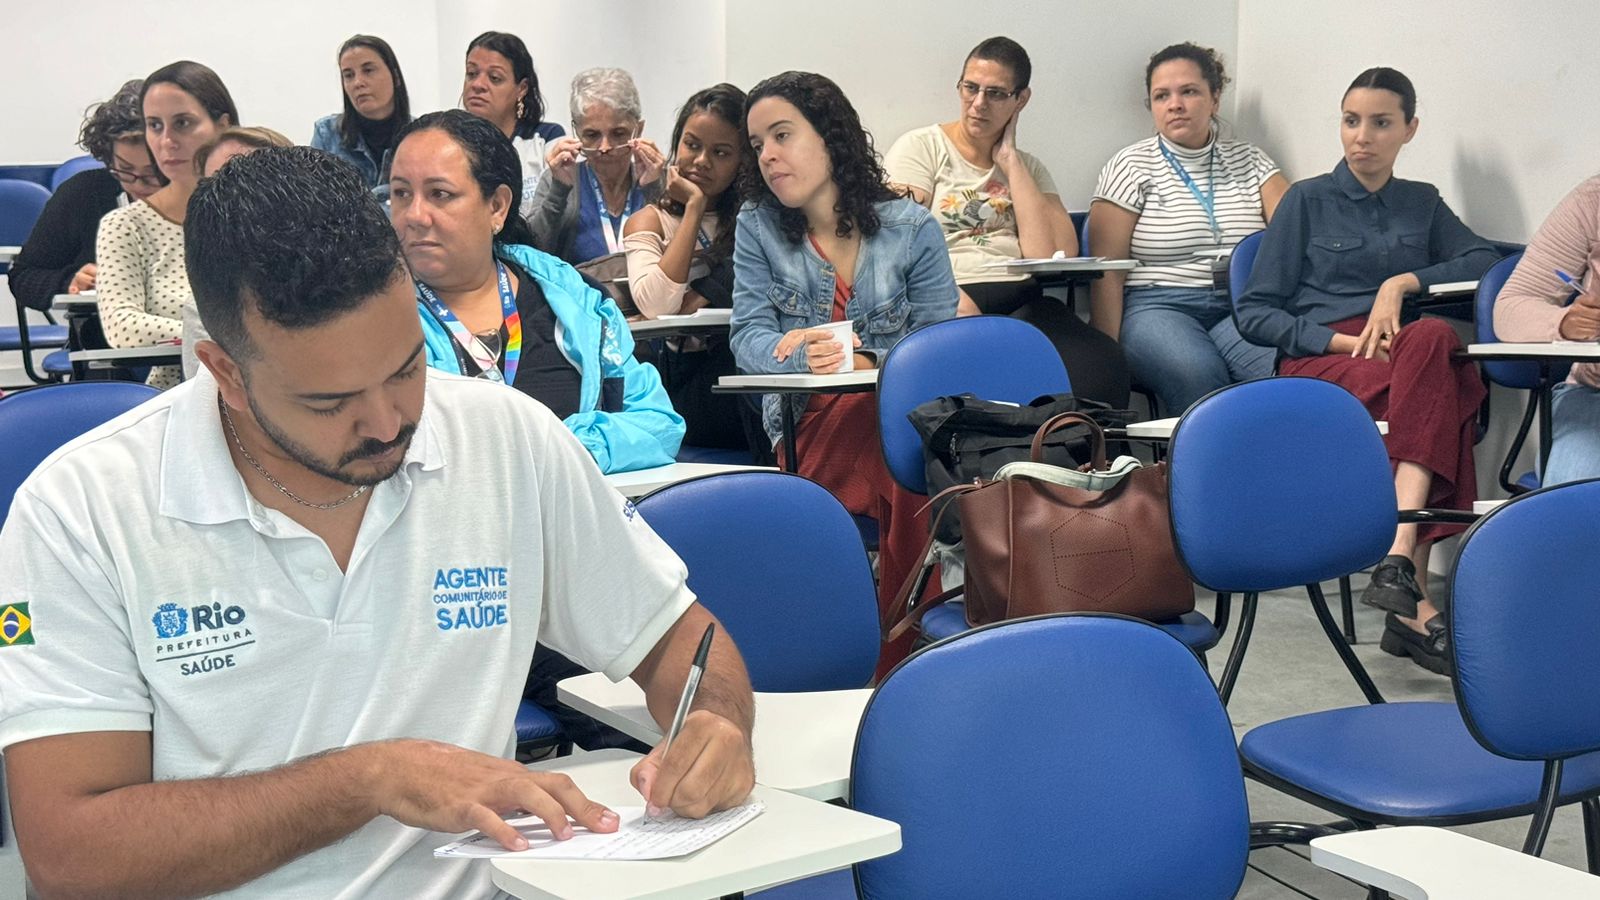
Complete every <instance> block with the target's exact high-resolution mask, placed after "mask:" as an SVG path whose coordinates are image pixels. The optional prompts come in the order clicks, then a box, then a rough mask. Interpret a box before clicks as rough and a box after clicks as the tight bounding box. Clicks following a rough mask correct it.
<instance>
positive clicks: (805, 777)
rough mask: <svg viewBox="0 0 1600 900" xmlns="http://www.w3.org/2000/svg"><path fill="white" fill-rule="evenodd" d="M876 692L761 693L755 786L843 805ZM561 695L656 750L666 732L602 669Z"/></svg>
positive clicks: (638, 698)
mask: <svg viewBox="0 0 1600 900" xmlns="http://www.w3.org/2000/svg"><path fill="white" fill-rule="evenodd" d="M871 697H872V691H871V690H870V689H868V688H861V689H859V690H853V691H808V692H805V693H797V694H769V693H760V692H757V693H756V695H755V700H756V728H755V734H754V736H753V742H754V744H755V759H756V781H758V782H760V783H761V784H764V785H766V786H767V787H772V788H777V789H778V790H781V791H788V792H790V793H793V794H799V795H800V796H802V797H810V798H811V799H813V800H837V799H841V798H843V797H844V796H846V795H847V794H848V793H849V791H850V757H851V755H852V754H854V752H855V745H856V731H857V730H859V729H860V727H861V714H862V712H863V711H865V710H866V708H867V700H868V699H869V698H871ZM556 698H557V699H559V700H560V701H561V702H562V703H565V704H566V705H568V706H570V707H572V708H573V709H575V710H577V711H579V712H581V713H583V714H584V715H587V716H590V717H592V718H594V719H597V720H599V721H600V722H603V723H605V724H606V725H610V726H611V727H612V728H615V729H617V730H618V731H620V732H622V733H623V734H626V735H627V736H628V737H631V738H633V739H635V740H638V741H642V742H644V743H646V744H650V745H652V746H653V745H655V744H656V743H658V742H659V741H660V740H661V728H660V726H658V725H657V724H656V722H655V719H653V718H651V717H650V710H649V709H647V708H646V707H645V703H644V691H643V690H641V689H640V688H639V686H638V685H637V684H634V683H633V682H632V681H628V680H623V681H619V682H616V683H612V681H611V680H610V679H609V678H606V676H604V675H602V674H600V673H598V672H596V673H593V674H589V675H580V676H578V677H577V678H568V679H565V680H563V681H562V682H561V683H559V684H557V685H556Z"/></svg>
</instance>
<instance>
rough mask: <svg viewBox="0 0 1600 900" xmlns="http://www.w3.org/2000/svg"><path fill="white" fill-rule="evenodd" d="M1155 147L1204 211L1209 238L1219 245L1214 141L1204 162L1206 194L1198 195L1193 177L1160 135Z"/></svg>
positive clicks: (1220, 233)
mask: <svg viewBox="0 0 1600 900" xmlns="http://www.w3.org/2000/svg"><path fill="white" fill-rule="evenodd" d="M1156 146H1157V147H1160V148H1161V155H1162V156H1165V157H1166V158H1167V165H1169V166H1171V167H1172V171H1173V172H1174V173H1176V174H1177V176H1178V177H1179V178H1181V179H1183V185H1184V187H1187V188H1188V189H1189V193H1191V194H1193V195H1194V199H1195V202H1197V203H1199V204H1200V208H1201V209H1203V210H1205V211H1206V218H1207V219H1208V220H1210V222H1211V236H1212V237H1213V238H1215V239H1216V242H1217V243H1218V244H1221V243H1222V228H1221V227H1220V226H1218V225H1217V144H1216V141H1214V140H1213V141H1212V143H1211V154H1210V156H1209V157H1208V159H1207V162H1206V192H1205V193H1204V194H1202V193H1200V186H1199V185H1197V184H1195V183H1194V176H1192V175H1190V174H1189V170H1188V169H1186V168H1184V167H1183V163H1181V162H1179V161H1178V158H1177V157H1176V156H1173V155H1172V151H1171V150H1168V149H1167V142H1166V141H1165V140H1163V139H1162V138H1161V136H1160V135H1157V136H1156Z"/></svg>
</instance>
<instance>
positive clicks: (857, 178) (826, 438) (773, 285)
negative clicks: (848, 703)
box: [731, 72, 958, 675]
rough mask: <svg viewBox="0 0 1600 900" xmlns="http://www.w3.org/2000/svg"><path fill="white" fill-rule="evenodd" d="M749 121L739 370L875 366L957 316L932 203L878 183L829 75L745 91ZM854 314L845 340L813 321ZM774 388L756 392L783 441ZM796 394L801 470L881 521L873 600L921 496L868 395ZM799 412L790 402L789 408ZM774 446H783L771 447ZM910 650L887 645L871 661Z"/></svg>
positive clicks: (906, 556) (893, 575)
mask: <svg viewBox="0 0 1600 900" xmlns="http://www.w3.org/2000/svg"><path fill="white" fill-rule="evenodd" d="M748 110H749V112H748V113H747V115H746V122H747V125H748V129H749V135H750V143H751V146H752V147H754V148H755V151H756V155H757V159H758V161H759V177H757V175H756V174H755V173H750V174H749V175H748V176H747V179H746V183H745V185H744V190H745V195H746V196H747V197H749V198H750V202H749V203H747V204H746V205H745V208H744V209H743V210H742V211H740V213H739V224H738V228H737V230H736V232H735V237H734V255H733V260H734V292H733V324H732V337H731V343H732V345H733V353H734V358H735V359H736V360H737V361H738V363H739V368H740V369H741V370H743V371H745V372H752V373H761V374H777V373H785V372H794V373H803V372H812V373H815V374H819V375H821V374H827V373H830V372H836V371H838V370H839V368H840V367H841V366H842V365H843V363H844V359H845V357H844V354H846V353H851V354H853V355H854V363H855V367H856V368H858V369H861V368H873V367H875V366H876V365H877V364H878V361H879V360H880V359H881V358H882V355H883V354H884V352H886V351H887V350H888V349H889V348H890V347H892V346H894V344H895V342H896V341H898V340H900V338H902V337H904V336H905V335H906V334H907V333H908V332H910V331H911V330H912V329H913V328H917V327H919V326H922V325H926V324H928V323H930V322H937V321H939V320H941V319H948V318H950V317H951V316H953V315H955V312H956V302H957V297H958V292H957V290H956V282H955V276H954V275H953V274H952V272H951V270H950V257H949V254H948V253H947V252H946V251H945V246H944V236H943V234H942V233H941V232H940V230H939V225H938V223H937V222H935V221H934V220H933V216H932V215H931V214H930V213H929V212H928V211H927V210H926V209H924V208H923V207H921V206H919V205H917V204H916V203H915V202H914V201H912V200H909V199H905V198H903V197H899V196H896V195H895V194H894V193H893V192H892V191H890V190H889V189H888V188H887V187H886V186H885V184H884V173H883V168H882V166H881V165H880V164H879V162H878V158H877V155H876V154H875V153H874V152H873V149H872V138H871V136H870V135H868V134H867V132H866V130H865V129H863V128H862V127H861V120H860V118H859V117H858V116H857V115H856V111H855V108H854V107H852V106H851V105H850V101H849V100H848V99H846V98H845V96H844V93H843V92H842V91H840V90H839V87H838V85H836V84H834V83H833V82H832V81H829V80H828V79H827V78H824V77H823V76H821V75H815V74H811V73H808V72H785V73H783V74H782V75H777V76H774V77H772V78H769V79H767V80H766V81H763V82H761V83H760V84H758V85H756V87H755V89H754V90H752V91H751V92H750V101H749V106H748ZM846 320H848V321H850V322H853V323H854V325H855V337H854V339H853V341H852V346H850V347H845V346H843V345H842V344H841V343H840V342H838V341H835V340H833V339H832V337H831V336H830V333H829V332H828V331H824V330H821V329H818V328H817V327H816V326H818V325H823V324H826V323H829V322H840V321H846ZM779 402H780V397H779V396H777V395H769V396H767V397H766V398H765V401H764V404H763V415H764V420H765V425H766V430H767V434H768V436H769V437H771V438H772V440H773V443H774V445H776V444H777V443H779V439H780V436H781V432H780V428H779V420H780V412H779V409H780V408H779V406H778V404H779ZM788 402H792V403H795V404H796V406H797V407H804V410H803V412H802V414H801V416H800V418H799V425H798V434H797V435H796V442H797V443H798V444H800V445H802V446H804V447H805V450H806V455H805V456H804V457H802V458H801V459H800V463H799V470H800V474H802V475H805V476H806V477H808V478H811V479H812V480H813V481H816V482H817V483H819V484H821V485H823V486H824V487H826V488H828V490H830V491H831V492H832V493H833V494H834V496H836V497H838V498H839V501H840V502H841V503H843V504H844V505H845V507H846V508H848V509H849V510H850V511H851V512H852V513H856V514H857V515H867V516H871V517H873V518H874V519H877V521H878V529H879V535H880V539H879V557H878V564H879V574H880V585H879V590H878V597H879V605H880V607H883V606H886V605H887V604H888V603H890V602H891V601H892V600H893V597H894V594H895V591H896V590H897V589H898V588H899V587H900V585H901V583H902V582H903V581H904V580H905V578H906V575H907V574H908V573H909V572H910V571H911V569H912V568H913V567H914V566H915V564H916V562H917V560H916V556H917V553H918V551H920V550H921V548H922V544H923V542H924V541H926V540H927V537H928V521H927V516H926V514H925V513H923V514H920V515H919V514H918V509H919V508H920V507H921V505H922V504H923V503H924V502H926V500H925V498H921V497H918V496H917V495H914V494H911V493H910V492H908V491H906V490H905V489H904V488H901V487H900V486H899V485H897V484H896V483H895V482H894V479H893V478H892V477H891V476H890V475H889V471H888V469H887V468H886V467H885V465H884V462H883V454H882V453H881V452H880V451H879V449H878V427H877V397H876V395H874V394H829V395H812V396H810V397H806V396H804V395H788ZM796 411H797V412H800V410H799V409H797V410H796ZM779 455H780V457H781V456H782V454H781V453H780V454H779ZM909 649H910V647H909V641H905V642H897V643H896V644H895V645H891V646H886V647H885V648H884V652H883V655H882V657H881V659H880V660H879V674H880V675H881V674H883V673H884V672H886V671H887V670H888V668H889V667H891V666H893V665H894V664H895V663H896V662H898V661H899V660H900V659H901V658H902V657H903V656H904V655H905V653H906V652H907V651H908V650H909Z"/></svg>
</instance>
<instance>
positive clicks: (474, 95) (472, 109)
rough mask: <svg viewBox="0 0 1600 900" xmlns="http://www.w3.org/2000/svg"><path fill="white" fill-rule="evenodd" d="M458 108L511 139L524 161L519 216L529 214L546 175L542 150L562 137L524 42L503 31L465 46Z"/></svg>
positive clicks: (495, 32)
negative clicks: (550, 115) (537, 187)
mask: <svg viewBox="0 0 1600 900" xmlns="http://www.w3.org/2000/svg"><path fill="white" fill-rule="evenodd" d="M461 108H462V109H465V110H466V111H467V112H469V113H472V114H473V115H475V116H477V117H478V118H480V119H488V120H489V121H490V122H493V123H494V124H495V126H496V127H498V128H499V129H500V133H501V134H503V135H505V136H506V137H508V138H510V139H511V146H513V147H515V148H516V150H517V157H518V158H519V159H521V160H522V196H521V197H520V198H518V200H517V215H519V216H521V217H522V218H524V219H526V218H528V216H530V215H532V214H533V205H534V196H533V189H534V186H535V185H537V184H538V183H539V176H540V175H542V174H543V173H544V157H545V148H546V147H547V146H548V145H549V142H550V141H553V140H555V139H557V138H559V137H561V136H563V135H565V134H566V132H565V131H563V130H562V129H561V126H560V125H557V124H556V123H554V122H546V121H545V120H544V111H545V110H544V94H543V93H542V92H541V91H540V90H539V73H538V72H537V71H535V70H534V68H533V54H531V53H529V52H528V46H527V45H526V44H524V43H523V42H522V38H519V37H517V36H516V35H514V34H509V33H507V32H504V31H485V32H484V33H483V34H480V35H478V36H477V37H475V38H473V39H472V43H470V44H468V45H467V70H466V80H465V81H464V82H463V83H462V85H461Z"/></svg>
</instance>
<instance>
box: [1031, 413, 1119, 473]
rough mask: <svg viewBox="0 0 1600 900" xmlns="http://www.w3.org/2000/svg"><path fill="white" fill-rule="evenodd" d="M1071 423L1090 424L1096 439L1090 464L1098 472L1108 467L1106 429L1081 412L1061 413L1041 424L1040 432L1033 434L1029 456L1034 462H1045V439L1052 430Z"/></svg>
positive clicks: (1090, 429) (1089, 426)
mask: <svg viewBox="0 0 1600 900" xmlns="http://www.w3.org/2000/svg"><path fill="white" fill-rule="evenodd" d="M1069 425H1086V426H1088V428H1089V434H1090V436H1091V437H1093V439H1094V442H1093V443H1094V450H1093V452H1092V453H1091V454H1090V463H1089V464H1090V465H1091V466H1092V467H1093V468H1094V470H1095V471H1097V472H1098V471H1100V470H1102V469H1104V468H1105V467H1106V432H1105V429H1104V428H1101V427H1100V423H1099V422H1096V421H1095V420H1094V419H1093V418H1092V417H1090V416H1089V415H1088V414H1087V413H1081V412H1064V413H1059V414H1057V415H1054V416H1051V417H1050V418H1049V419H1048V420H1046V421H1045V423H1044V424H1043V425H1040V426H1039V430H1038V432H1037V433H1035V434H1034V436H1033V447H1032V450H1031V452H1030V454H1029V456H1028V458H1029V459H1031V460H1033V461H1034V462H1044V439H1045V438H1046V437H1048V436H1049V435H1050V432H1052V431H1056V430H1058V429H1061V428H1066V427H1067V426H1069Z"/></svg>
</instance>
